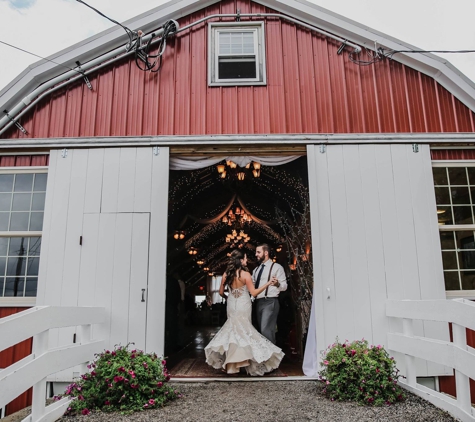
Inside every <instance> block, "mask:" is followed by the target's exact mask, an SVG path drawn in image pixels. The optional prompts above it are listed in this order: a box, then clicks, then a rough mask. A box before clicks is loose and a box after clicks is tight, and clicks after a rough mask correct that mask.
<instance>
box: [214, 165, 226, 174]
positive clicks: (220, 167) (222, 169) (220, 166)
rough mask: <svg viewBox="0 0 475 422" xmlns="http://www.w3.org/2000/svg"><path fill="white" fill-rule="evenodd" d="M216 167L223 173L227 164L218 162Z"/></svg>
mask: <svg viewBox="0 0 475 422" xmlns="http://www.w3.org/2000/svg"><path fill="white" fill-rule="evenodd" d="M216 168H217V169H218V173H220V174H221V173H222V172H223V171H224V169H225V166H224V164H218V165H217V166H216Z"/></svg>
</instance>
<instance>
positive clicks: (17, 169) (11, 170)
mask: <svg viewBox="0 0 475 422" xmlns="http://www.w3.org/2000/svg"><path fill="white" fill-rule="evenodd" d="M13 173H18V174H20V173H23V174H25V173H28V174H29V173H48V167H47V166H38V167H31V166H28V167H0V174H13ZM40 192H44V191H40Z"/></svg>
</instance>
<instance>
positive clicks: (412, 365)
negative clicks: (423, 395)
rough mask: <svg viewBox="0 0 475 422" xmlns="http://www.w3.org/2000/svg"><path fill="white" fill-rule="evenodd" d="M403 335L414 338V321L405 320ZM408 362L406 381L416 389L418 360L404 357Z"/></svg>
mask: <svg viewBox="0 0 475 422" xmlns="http://www.w3.org/2000/svg"><path fill="white" fill-rule="evenodd" d="M402 330H403V334H404V335H405V336H407V337H414V325H413V321H412V319H408V318H403V320H402ZM404 360H405V362H406V381H407V383H408V384H409V385H410V386H411V387H416V383H417V382H416V358H415V357H414V356H410V355H404Z"/></svg>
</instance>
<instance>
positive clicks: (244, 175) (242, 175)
mask: <svg viewBox="0 0 475 422" xmlns="http://www.w3.org/2000/svg"><path fill="white" fill-rule="evenodd" d="M245 177H246V173H244V172H243V171H240V172H239V173H238V174H237V178H238V180H244V178H245Z"/></svg>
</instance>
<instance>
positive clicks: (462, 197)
mask: <svg viewBox="0 0 475 422" xmlns="http://www.w3.org/2000/svg"><path fill="white" fill-rule="evenodd" d="M450 192H451V194H452V204H466V205H470V194H469V192H468V186H457V187H453V186H452V187H451V188H450Z"/></svg>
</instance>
